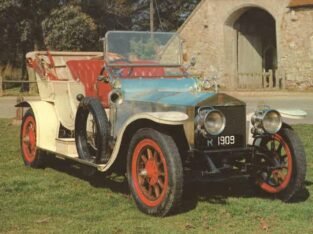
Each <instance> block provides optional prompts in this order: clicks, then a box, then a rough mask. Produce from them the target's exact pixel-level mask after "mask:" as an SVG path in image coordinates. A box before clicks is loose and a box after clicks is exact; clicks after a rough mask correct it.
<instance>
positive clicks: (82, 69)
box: [66, 60, 111, 107]
mask: <svg viewBox="0 0 313 234" xmlns="http://www.w3.org/2000/svg"><path fill="white" fill-rule="evenodd" d="M66 64H67V66H68V68H69V69H70V72H71V74H72V76H73V79H74V80H80V81H81V82H82V83H83V85H84V87H85V92H86V93H85V94H86V96H91V97H96V96H98V97H99V98H100V99H101V102H102V104H103V105H104V107H108V106H109V103H108V94H109V92H110V91H111V86H110V84H106V83H103V82H101V83H100V82H99V83H98V85H99V87H98V90H97V79H98V77H99V75H100V71H101V69H102V68H103V65H104V61H103V60H71V61H68V62H67V63H66ZM98 92H99V93H98Z"/></svg>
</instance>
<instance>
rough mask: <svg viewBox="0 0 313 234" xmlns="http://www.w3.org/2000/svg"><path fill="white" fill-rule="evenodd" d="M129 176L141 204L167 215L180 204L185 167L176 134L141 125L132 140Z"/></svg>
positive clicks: (147, 210)
mask: <svg viewBox="0 0 313 234" xmlns="http://www.w3.org/2000/svg"><path fill="white" fill-rule="evenodd" d="M127 177H128V183H129V187H130V191H131V194H132V196H133V198H134V200H135V203H136V205H137V207H138V208H139V209H140V210H141V211H142V212H144V213H146V214H150V215H155V216H165V215H167V214H168V213H170V212H172V211H174V210H175V208H177V206H178V205H179V204H180V201H181V198H182V189H183V169H182V162H181V158H180V155H179V153H178V149H177V146H176V144H175V142H174V140H173V138H172V137H171V136H169V135H166V134H164V133H161V132H158V131H156V130H154V129H148V128H147V129H140V130H139V131H137V132H136V134H135V135H134V137H133V138H132V140H131V143H130V148H129V151H128V155H127Z"/></svg>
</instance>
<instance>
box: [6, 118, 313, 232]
mask: <svg viewBox="0 0 313 234" xmlns="http://www.w3.org/2000/svg"><path fill="white" fill-rule="evenodd" d="M295 129H296V131H297V132H298V134H299V135H301V138H302V140H303V142H304V145H305V149H306V153H307V160H308V163H307V165H308V173H307V180H306V186H305V188H304V189H303V190H302V191H301V192H300V193H299V194H298V196H297V199H296V202H294V203H291V204H285V203H282V202H281V201H279V200H273V199H270V198H269V197H267V196H265V195H263V194H260V193H257V192H255V190H254V189H253V186H251V184H250V183H248V182H247V181H245V180H244V181H242V180H241V181H236V182H228V183H207V184H203V183H202V184H197V185H189V186H187V188H186V190H188V191H187V192H186V194H185V195H184V202H183V207H182V210H181V211H180V212H179V213H178V214H176V215H173V216H170V217H166V218H154V217H149V216H147V215H144V214H142V213H141V212H140V211H139V210H137V208H136V207H135V205H134V203H133V201H132V199H131V197H130V195H129V191H128V187H127V183H126V181H125V179H124V178H123V177H117V178H114V177H106V176H105V175H101V174H100V175H96V176H94V177H92V178H88V177H85V176H84V175H83V173H82V170H81V169H80V168H79V167H77V166H76V165H73V164H71V163H66V162H64V161H61V160H58V159H54V160H51V162H50V163H49V166H48V167H47V168H46V169H39V170H35V169H31V168H26V167H24V165H23V162H22V159H21V156H20V150H19V140H18V138H19V127H18V126H13V125H11V124H10V121H9V120H5V119H0V134H1V137H0V233H47V232H48V233H52V232H57V233H181V232H191V233H264V232H270V233H313V199H312V196H310V194H313V144H312V132H313V125H299V126H295Z"/></svg>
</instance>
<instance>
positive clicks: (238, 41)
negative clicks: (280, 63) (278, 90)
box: [225, 7, 277, 89]
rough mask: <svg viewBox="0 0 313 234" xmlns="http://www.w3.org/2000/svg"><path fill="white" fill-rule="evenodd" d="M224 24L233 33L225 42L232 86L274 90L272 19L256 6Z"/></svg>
mask: <svg viewBox="0 0 313 234" xmlns="http://www.w3.org/2000/svg"><path fill="white" fill-rule="evenodd" d="M226 24H227V26H228V27H231V29H232V30H233V32H234V33H233V34H232V35H233V37H232V38H233V40H229V39H227V40H226V42H227V43H233V45H232V46H231V47H232V48H233V49H234V50H233V52H234V54H233V56H232V57H233V59H232V60H233V61H231V62H232V63H233V68H234V73H235V77H236V78H235V79H236V80H235V87H236V88H242V89H255V88H267V87H275V85H276V82H275V75H274V74H275V70H276V69H277V40H276V22H275V19H274V18H273V16H272V15H271V14H270V13H268V12H267V11H266V10H264V9H261V8H259V7H245V8H242V9H239V10H237V11H236V12H234V13H233V14H232V15H231V16H230V17H229V19H228V21H227V22H226ZM225 36H227V35H225ZM228 36H229V35H228ZM234 43H235V44H234ZM228 47H229V46H228ZM226 56H227V54H226Z"/></svg>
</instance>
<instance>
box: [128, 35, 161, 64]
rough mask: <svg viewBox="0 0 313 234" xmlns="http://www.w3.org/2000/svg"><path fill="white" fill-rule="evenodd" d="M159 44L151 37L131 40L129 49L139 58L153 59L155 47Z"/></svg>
mask: <svg viewBox="0 0 313 234" xmlns="http://www.w3.org/2000/svg"><path fill="white" fill-rule="evenodd" d="M159 44H160V43H158V42H157V41H156V40H155V39H153V38H149V39H148V40H147V41H142V40H141V41H131V42H130V51H131V53H132V54H135V55H137V56H138V57H139V58H141V59H155V56H156V48H157V47H158V46H159Z"/></svg>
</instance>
